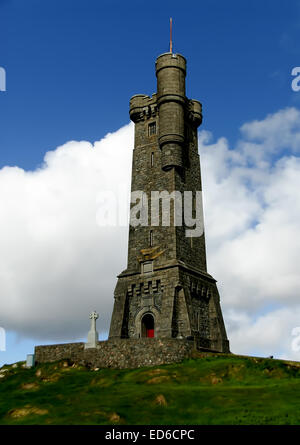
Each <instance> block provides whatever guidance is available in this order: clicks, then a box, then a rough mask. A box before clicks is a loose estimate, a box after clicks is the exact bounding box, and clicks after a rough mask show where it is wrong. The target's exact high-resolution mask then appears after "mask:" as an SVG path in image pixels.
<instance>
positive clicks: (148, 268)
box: [142, 261, 153, 274]
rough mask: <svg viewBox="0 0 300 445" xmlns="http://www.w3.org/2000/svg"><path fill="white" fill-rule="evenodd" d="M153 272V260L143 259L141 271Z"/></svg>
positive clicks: (145, 272) (144, 272)
mask: <svg viewBox="0 0 300 445" xmlns="http://www.w3.org/2000/svg"><path fill="white" fill-rule="evenodd" d="M152 272H153V261H145V263H142V273H143V274H147V273H152Z"/></svg>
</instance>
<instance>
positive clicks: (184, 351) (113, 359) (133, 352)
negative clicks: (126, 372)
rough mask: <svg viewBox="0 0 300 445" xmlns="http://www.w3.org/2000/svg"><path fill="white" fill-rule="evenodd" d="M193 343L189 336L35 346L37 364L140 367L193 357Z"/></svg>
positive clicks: (175, 361) (119, 367)
mask: <svg viewBox="0 0 300 445" xmlns="http://www.w3.org/2000/svg"><path fill="white" fill-rule="evenodd" d="M193 351H194V343H193V341H191V340H187V339H182V340H179V339H157V338H143V339H122V340H121V339H120V340H108V341H100V342H98V345H97V348H95V349H94V348H93V349H84V343H66V344H59V345H47V346H36V347H35V360H36V363H37V364H39V363H47V362H54V361H57V360H63V359H65V360H67V359H69V360H71V361H74V362H75V363H80V364H83V365H87V366H91V367H97V368H118V369H125V368H140V367H142V366H154V365H162V364H168V363H178V362H181V361H182V360H183V359H185V358H189V357H191V356H192V353H193Z"/></svg>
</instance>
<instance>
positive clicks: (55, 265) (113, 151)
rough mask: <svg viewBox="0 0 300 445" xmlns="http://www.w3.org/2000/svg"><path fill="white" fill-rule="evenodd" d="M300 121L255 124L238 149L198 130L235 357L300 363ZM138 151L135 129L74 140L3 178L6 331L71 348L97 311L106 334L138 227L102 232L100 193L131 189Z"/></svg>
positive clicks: (285, 116) (290, 111)
mask: <svg viewBox="0 0 300 445" xmlns="http://www.w3.org/2000/svg"><path fill="white" fill-rule="evenodd" d="M299 118H300V112H299V110H297V109H295V108H287V109H285V110H281V111H278V112H277V113H274V114H273V115H269V116H267V117H266V118H265V119H264V120H262V121H254V122H250V123H246V124H244V125H243V126H242V128H241V139H240V140H239V141H238V143H237V144H236V146H235V147H233V148H232V147H230V145H229V142H228V141H227V140H226V138H221V139H219V140H218V141H216V142H213V139H212V135H211V134H210V133H208V132H207V131H202V132H200V133H199V146H200V154H201V163H202V165H201V168H202V177H203V189H204V205H205V213H204V215H205V227H206V239H207V247H208V271H209V273H211V274H212V275H213V276H214V277H215V278H216V279H217V280H218V286H219V290H220V294H221V305H222V309H223V312H224V318H225V323H226V327H227V331H228V336H229V339H230V342H231V350H232V351H233V352H236V353H242V354H247V353H255V352H256V353H259V354H262V355H270V354H272V355H274V356H281V357H285V358H287V357H290V358H294V359H298V360H299V359H300V352H297V351H296V352H295V351H293V350H292V348H291V344H292V340H293V337H292V336H291V331H292V329H293V328H295V327H297V326H300V304H299V293H300V274H299V266H298V262H299V252H300V236H299V233H300V197H299V192H298V190H299V189H300V158H299V157H298V156H297V155H298V154H299V148H300V125H299V122H300V119H299ZM132 148H133V125H132V124H130V125H127V126H125V127H123V128H121V129H120V130H119V131H117V132H116V133H113V134H108V135H107V136H106V137H105V138H104V139H102V140H101V141H99V142H95V143H94V144H91V143H89V142H76V141H72V142H68V143H66V144H64V145H62V146H61V147H58V148H57V149H56V150H54V151H52V152H49V153H47V154H46V156H45V160H44V164H43V166H42V167H41V168H40V169H38V170H35V171H33V172H25V171H23V170H22V169H19V168H17V167H5V168H3V169H2V170H0V203H1V207H0V218H1V228H2V230H1V232H0V251H1V256H0V296H1V302H2V304H1V320H0V321H1V322H0V324H1V325H3V326H4V327H5V328H6V329H8V330H13V331H16V332H18V333H19V334H21V335H23V336H29V337H33V336H36V337H39V338H40V339H45V340H46V339H51V340H56V341H62V340H72V339H75V338H78V337H81V336H85V335H86V332H87V330H88V327H89V320H88V314H89V311H90V310H93V309H96V310H97V311H98V312H100V320H99V322H98V328H99V330H102V331H105V330H106V331H107V329H108V326H109V321H110V315H111V310H112V305H113V291H114V287H115V284H116V275H117V274H118V273H120V272H121V271H122V270H123V269H125V267H126V255H127V232H128V229H127V228H126V227H123V228H119V227H110V228H108V227H102V228H101V227H99V225H97V223H96V215H97V206H98V205H99V203H97V194H98V192H101V191H102V190H117V189H118V187H119V185H120V184H121V185H122V186H121V187H122V189H124V190H125V189H126V190H128V189H129V182H130V174H131V154H132ZM123 184H125V185H123ZM126 184H127V185H126ZM100 328H101V329H100Z"/></svg>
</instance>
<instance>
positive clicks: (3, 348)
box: [0, 327, 6, 351]
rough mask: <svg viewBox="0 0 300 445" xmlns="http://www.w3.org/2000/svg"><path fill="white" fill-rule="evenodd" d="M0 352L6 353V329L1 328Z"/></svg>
mask: <svg viewBox="0 0 300 445" xmlns="http://www.w3.org/2000/svg"><path fill="white" fill-rule="evenodd" d="M0 351H6V335H5V329H4V328H1V327H0Z"/></svg>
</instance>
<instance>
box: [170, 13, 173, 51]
mask: <svg viewBox="0 0 300 445" xmlns="http://www.w3.org/2000/svg"><path fill="white" fill-rule="evenodd" d="M172 52H173V42H172V17H170V53H172Z"/></svg>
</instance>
